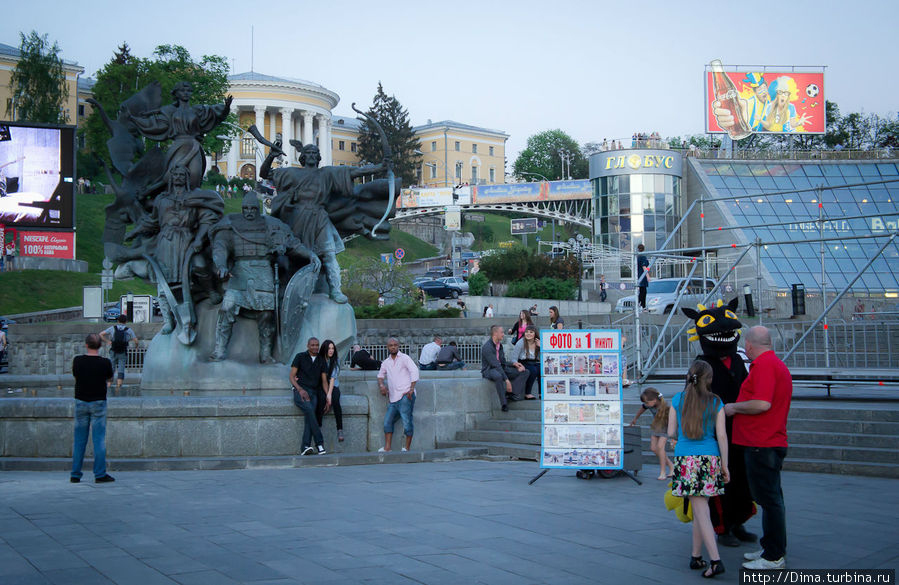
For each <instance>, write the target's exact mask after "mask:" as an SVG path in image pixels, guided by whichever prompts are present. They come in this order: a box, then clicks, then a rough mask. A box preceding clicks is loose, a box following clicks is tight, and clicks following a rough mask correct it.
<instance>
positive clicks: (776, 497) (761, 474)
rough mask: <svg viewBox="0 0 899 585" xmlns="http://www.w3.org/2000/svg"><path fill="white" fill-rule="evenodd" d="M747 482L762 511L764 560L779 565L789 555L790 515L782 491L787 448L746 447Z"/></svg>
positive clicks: (761, 540) (760, 541)
mask: <svg viewBox="0 0 899 585" xmlns="http://www.w3.org/2000/svg"><path fill="white" fill-rule="evenodd" d="M743 449H744V451H743V456H744V459H745V461H746V478H747V479H748V480H749V490H750V491H751V492H752V499H753V500H755V503H756V504H758V505H759V506H761V507H762V532H763V535H762V538H761V539H760V540H759V544H761V545H762V548H763V549H764V551H765V552H764V553H762V557H764V558H765V559H766V560H769V561H776V560H778V559H781V558H783V557H784V555H786V554H787V514H786V508H785V507H784V493H783V490H782V489H781V487H780V470H781V469H782V468H783V462H784V457H786V456H787V449H786V447H744V448H743Z"/></svg>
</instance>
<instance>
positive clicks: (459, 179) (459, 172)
mask: <svg viewBox="0 0 899 585" xmlns="http://www.w3.org/2000/svg"><path fill="white" fill-rule="evenodd" d="M456 182H457V183H461V182H462V163H461V162H457V163H456Z"/></svg>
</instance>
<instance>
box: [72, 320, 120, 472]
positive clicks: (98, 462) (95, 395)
mask: <svg viewBox="0 0 899 585" xmlns="http://www.w3.org/2000/svg"><path fill="white" fill-rule="evenodd" d="M84 347H85V353H84V355H78V356H75V359H73V360H72V375H73V376H74V377H75V435H74V441H73V444H72V473H71V474H70V476H69V481H71V482H72V483H79V482H80V481H81V475H82V473H81V466H82V464H83V463H84V450H85V449H86V448H87V436H88V434H90V435H91V436H92V438H93V442H94V482H95V483H108V482H111V481H115V479H114V478H113V477H112V476H111V475H109V474H108V473H106V389H107V388H108V387H109V384H110V383H111V382H112V364H111V363H109V360H108V359H106V358H105V357H103V356H101V355H100V336H99V335H97V334H96V333H91V334H90V335H88V336H87V338H86V339H85V340H84Z"/></svg>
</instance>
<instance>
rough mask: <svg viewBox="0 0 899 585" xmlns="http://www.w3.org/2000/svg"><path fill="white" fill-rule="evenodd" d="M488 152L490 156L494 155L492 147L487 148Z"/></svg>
mask: <svg viewBox="0 0 899 585" xmlns="http://www.w3.org/2000/svg"><path fill="white" fill-rule="evenodd" d="M489 150H490V156H494V155H493V147H492V146H491V147H489Z"/></svg>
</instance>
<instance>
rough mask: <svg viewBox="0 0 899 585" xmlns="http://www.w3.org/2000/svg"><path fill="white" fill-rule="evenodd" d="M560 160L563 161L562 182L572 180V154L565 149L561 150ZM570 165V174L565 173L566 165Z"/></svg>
mask: <svg viewBox="0 0 899 585" xmlns="http://www.w3.org/2000/svg"><path fill="white" fill-rule="evenodd" d="M559 158H560V159H562V180H565V178H566V177H568V180H569V181H570V180H571V153H570V152H569V151H567V150H565V149H564V148H560V149H559ZM566 162H567V163H568V173H566V172H565V163H566Z"/></svg>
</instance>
